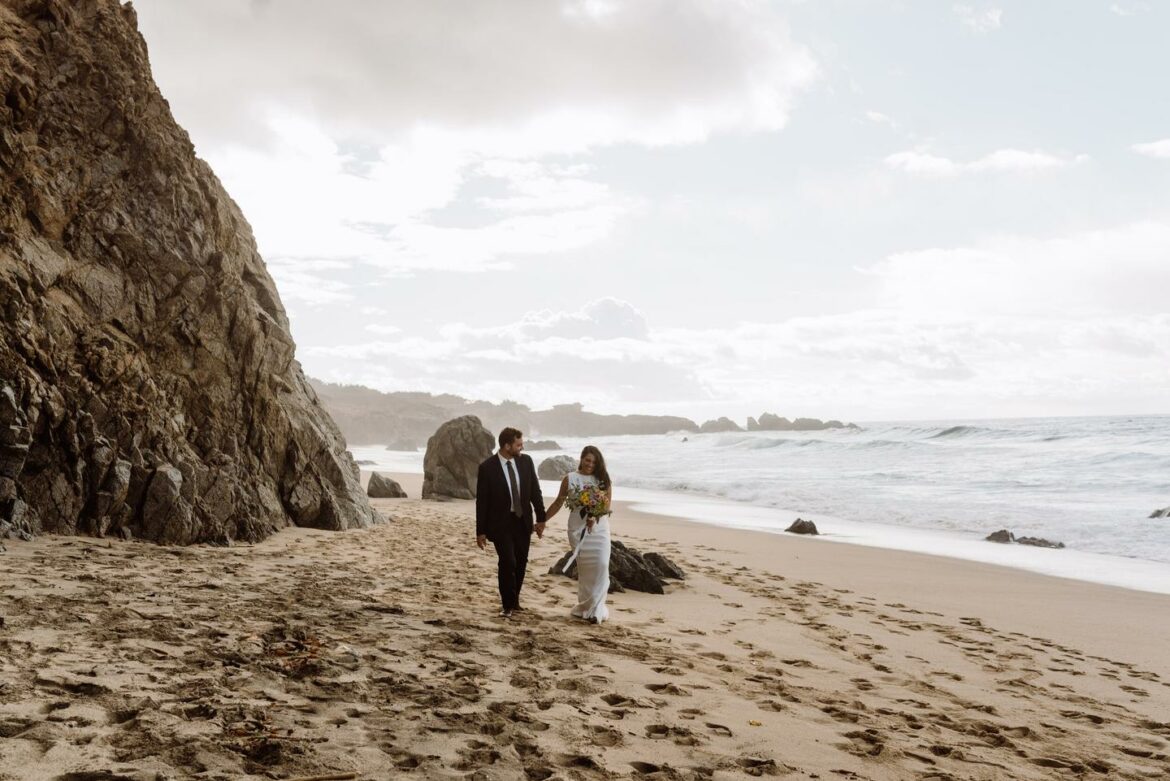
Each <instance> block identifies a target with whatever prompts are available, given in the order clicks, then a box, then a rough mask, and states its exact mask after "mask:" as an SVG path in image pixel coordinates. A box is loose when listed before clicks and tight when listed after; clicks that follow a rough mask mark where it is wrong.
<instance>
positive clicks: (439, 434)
mask: <svg viewBox="0 0 1170 781" xmlns="http://www.w3.org/2000/svg"><path fill="white" fill-rule="evenodd" d="M495 441H496V440H495V437H493V436H492V434H491V432H490V431H488V430H487V429H486V428H484V427H483V424H482V423H480V422H479V418H477V417H476V416H475V415H464V416H462V417H459V418H455V419H454V420H448V421H447V422H446V423H444V424H443V425H441V426H439V430H438V431H436V432H435V433H434V435H432V436H431V438H430V439H428V440H427V452H426V455H424V456H423V487H422V498H423V499H431V500H436V501H443V500H446V499H474V498H475V488H476V481H477V477H478V474H479V465H480V464H481V463H482V462H483V460H484V459H485V458H487V457H488V456H490V455H491V454H492V449H493V447H494V446H495Z"/></svg>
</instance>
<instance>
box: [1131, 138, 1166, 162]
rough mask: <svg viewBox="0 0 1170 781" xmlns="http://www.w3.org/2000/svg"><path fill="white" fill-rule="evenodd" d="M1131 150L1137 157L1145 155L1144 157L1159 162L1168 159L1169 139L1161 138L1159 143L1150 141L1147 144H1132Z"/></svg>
mask: <svg viewBox="0 0 1170 781" xmlns="http://www.w3.org/2000/svg"><path fill="white" fill-rule="evenodd" d="M1131 148H1132V149H1133V151H1135V152H1137V153H1138V154H1139V155H1145V156H1146V157H1156V158H1158V159H1160V160H1167V159H1170V138H1163V139H1162V140H1161V141H1151V142H1149V143H1147V144H1134V145H1133V147H1131Z"/></svg>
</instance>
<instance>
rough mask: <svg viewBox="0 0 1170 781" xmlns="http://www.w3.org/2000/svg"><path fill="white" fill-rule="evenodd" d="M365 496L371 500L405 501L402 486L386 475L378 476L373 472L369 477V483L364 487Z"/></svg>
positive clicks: (404, 492)
mask: <svg viewBox="0 0 1170 781" xmlns="http://www.w3.org/2000/svg"><path fill="white" fill-rule="evenodd" d="M366 494H367V495H369V497H370V498H371V499H405V498H406V491H404V490H402V486H400V485H399V484H398V481H397V480H395V479H394V478H392V477H386V475H380V474H378V473H377V472H374V473H373V474H372V475H370V482H369V484H368V485H367V486H366Z"/></svg>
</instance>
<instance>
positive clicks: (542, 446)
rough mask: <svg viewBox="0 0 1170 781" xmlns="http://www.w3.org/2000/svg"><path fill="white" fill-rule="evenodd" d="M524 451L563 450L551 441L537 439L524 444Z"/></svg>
mask: <svg viewBox="0 0 1170 781" xmlns="http://www.w3.org/2000/svg"><path fill="white" fill-rule="evenodd" d="M524 449H525V450H563V449H564V448H562V447H561V446H560V445H558V444H557V443H556V442H554V441H553V440H551V439H537V440H534V441H532V442H525V443H524Z"/></svg>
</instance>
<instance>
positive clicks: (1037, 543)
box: [1016, 537, 1064, 548]
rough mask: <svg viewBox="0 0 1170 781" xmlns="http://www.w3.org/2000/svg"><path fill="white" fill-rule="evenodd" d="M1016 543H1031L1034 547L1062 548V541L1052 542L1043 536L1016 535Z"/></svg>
mask: <svg viewBox="0 0 1170 781" xmlns="http://www.w3.org/2000/svg"><path fill="white" fill-rule="evenodd" d="M1016 543H1017V544H1019V545H1031V546H1033V547H1036V548H1063V547H1064V543H1063V542H1053V541H1051V540H1046V539H1044V538H1043V537H1016Z"/></svg>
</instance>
